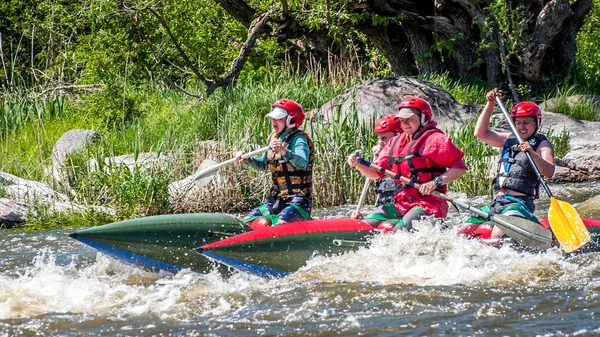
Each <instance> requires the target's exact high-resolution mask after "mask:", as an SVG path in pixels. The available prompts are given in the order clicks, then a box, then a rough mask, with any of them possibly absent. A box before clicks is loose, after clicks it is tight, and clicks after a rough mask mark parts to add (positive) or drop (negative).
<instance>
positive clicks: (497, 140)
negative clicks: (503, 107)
mask: <svg viewBox="0 0 600 337" xmlns="http://www.w3.org/2000/svg"><path fill="white" fill-rule="evenodd" d="M501 95H502V94H501V93H500V92H499V91H498V89H497V88H494V89H493V90H490V91H489V92H488V93H487V94H486V95H485V97H486V99H487V102H486V104H485V107H484V108H483V111H482V112H481V115H479V118H478V119H477V124H475V133H474V135H475V137H477V138H478V139H480V140H481V141H483V142H484V143H486V144H488V145H491V146H494V147H502V146H503V145H504V142H505V141H506V139H507V138H508V136H510V133H507V132H496V131H494V130H490V119H491V117H492V111H494V107H496V98H495V97H496V96H501Z"/></svg>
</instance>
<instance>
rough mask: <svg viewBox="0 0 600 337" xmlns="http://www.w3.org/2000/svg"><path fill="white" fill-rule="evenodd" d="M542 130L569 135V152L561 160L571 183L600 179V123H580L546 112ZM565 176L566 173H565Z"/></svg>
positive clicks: (567, 117) (561, 115)
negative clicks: (570, 177) (564, 132)
mask: <svg viewBox="0 0 600 337" xmlns="http://www.w3.org/2000/svg"><path fill="white" fill-rule="evenodd" d="M542 125H543V126H542V129H543V130H544V129H552V130H553V132H554V134H555V135H556V134H559V133H560V132H563V131H566V132H568V133H569V135H570V137H569V151H568V152H567V154H566V155H565V156H564V157H563V158H561V159H562V162H563V163H564V166H566V168H567V169H568V172H570V173H569V174H570V176H572V178H573V179H565V180H571V181H581V180H596V179H600V122H590V121H578V120H573V119H571V118H570V117H569V116H566V115H563V114H558V113H553V112H549V111H544V112H543V116H542ZM563 174H564V173H563Z"/></svg>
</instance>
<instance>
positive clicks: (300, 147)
mask: <svg viewBox="0 0 600 337" xmlns="http://www.w3.org/2000/svg"><path fill="white" fill-rule="evenodd" d="M292 130H294V129H287V130H285V131H284V132H282V133H281V134H280V135H279V140H281V141H283V140H284V139H285V137H286V136H287V134H288V133H290V132H291V131H292ZM284 158H285V159H287V160H289V162H290V164H292V165H293V166H294V167H295V168H297V169H299V170H304V169H306V167H307V166H308V158H310V148H309V147H308V141H307V140H306V138H305V137H304V136H302V135H297V136H296V137H294V138H293V139H292V140H291V142H290V145H289V147H288V149H287V151H286V153H285V156H284ZM266 159H267V153H266V152H265V153H263V154H262V156H260V157H252V158H250V160H249V161H248V162H247V164H248V165H250V167H252V168H255V169H257V170H262V171H266V170H268V167H267V160H266Z"/></svg>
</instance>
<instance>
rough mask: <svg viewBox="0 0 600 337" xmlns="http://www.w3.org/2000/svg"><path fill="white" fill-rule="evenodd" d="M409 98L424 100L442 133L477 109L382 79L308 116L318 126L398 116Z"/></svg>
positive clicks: (416, 85)
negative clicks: (356, 118)
mask: <svg viewBox="0 0 600 337" xmlns="http://www.w3.org/2000/svg"><path fill="white" fill-rule="evenodd" d="M409 96H416V97H420V98H423V99H425V100H427V101H428V102H429V104H431V107H432V109H433V119H434V120H435V121H436V122H438V126H439V127H440V128H442V129H448V128H452V127H458V126H460V125H463V124H465V123H468V122H470V121H472V120H473V119H474V118H476V116H477V115H476V112H477V111H478V109H479V108H478V107H476V106H470V105H462V104H460V103H458V102H457V101H456V100H455V99H454V98H453V97H452V96H451V95H450V94H449V93H448V92H446V91H445V90H443V89H442V88H439V87H437V86H435V85H433V84H431V83H429V82H425V81H421V80H418V79H414V78H410V77H385V78H377V79H374V80H371V81H367V82H363V83H361V84H358V85H355V86H354V87H352V88H349V89H346V90H345V91H344V92H342V93H341V94H340V95H338V96H337V97H335V98H334V99H332V100H331V101H329V102H327V103H325V104H324V105H323V106H322V107H321V108H320V109H318V110H315V111H312V112H311V113H310V116H311V118H312V119H313V121H316V122H317V123H325V124H327V123H331V122H333V121H334V120H343V119H344V116H346V115H349V114H350V115H351V114H354V113H357V114H358V116H359V118H360V119H361V120H362V121H363V122H369V123H370V122H371V121H375V120H377V119H378V118H379V117H381V116H384V115H387V114H392V113H397V112H398V104H400V102H401V101H402V100H403V99H405V98H406V97H409Z"/></svg>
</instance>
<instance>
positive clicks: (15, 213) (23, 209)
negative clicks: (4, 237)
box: [0, 198, 31, 228]
mask: <svg viewBox="0 0 600 337" xmlns="http://www.w3.org/2000/svg"><path fill="white" fill-rule="evenodd" d="M30 211H31V208H30V207H29V206H27V205H25V204H22V203H19V202H16V201H12V200H9V199H6V198H0V228H13V227H15V226H19V225H22V224H23V223H25V218H26V217H27V215H28V214H29V212H30Z"/></svg>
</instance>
